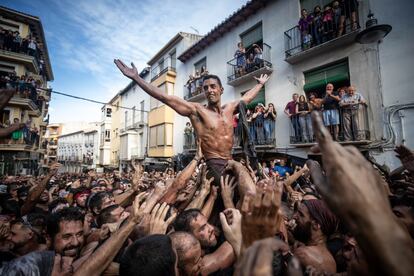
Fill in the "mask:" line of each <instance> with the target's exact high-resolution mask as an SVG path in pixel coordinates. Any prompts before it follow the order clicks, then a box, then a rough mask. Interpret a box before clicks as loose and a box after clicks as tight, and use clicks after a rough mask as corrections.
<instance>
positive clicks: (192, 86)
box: [185, 66, 209, 98]
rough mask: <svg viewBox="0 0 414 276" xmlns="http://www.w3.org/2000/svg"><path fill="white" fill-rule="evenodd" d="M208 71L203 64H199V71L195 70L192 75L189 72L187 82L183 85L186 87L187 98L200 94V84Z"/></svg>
mask: <svg viewBox="0 0 414 276" xmlns="http://www.w3.org/2000/svg"><path fill="white" fill-rule="evenodd" d="M208 74H209V73H208V71H207V69H206V67H205V66H201V69H200V71H199V70H196V71H195V73H194V75H193V74H190V75H189V76H188V80H187V83H186V84H185V86H186V87H187V92H188V94H187V95H188V96H187V98H191V97H194V96H197V95H198V94H201V92H202V85H203V78H204V76H207V75H208Z"/></svg>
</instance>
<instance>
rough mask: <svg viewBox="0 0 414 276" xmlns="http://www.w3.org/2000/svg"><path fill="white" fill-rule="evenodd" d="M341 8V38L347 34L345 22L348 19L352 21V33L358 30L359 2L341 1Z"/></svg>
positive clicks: (339, 34)
mask: <svg viewBox="0 0 414 276" xmlns="http://www.w3.org/2000/svg"><path fill="white" fill-rule="evenodd" d="M339 6H340V8H341V17H340V18H339V27H338V36H341V35H343V34H344V32H345V22H346V20H347V19H349V20H350V23H351V30H352V31H355V30H356V29H357V28H358V21H357V11H358V1H357V0H340V1H339Z"/></svg>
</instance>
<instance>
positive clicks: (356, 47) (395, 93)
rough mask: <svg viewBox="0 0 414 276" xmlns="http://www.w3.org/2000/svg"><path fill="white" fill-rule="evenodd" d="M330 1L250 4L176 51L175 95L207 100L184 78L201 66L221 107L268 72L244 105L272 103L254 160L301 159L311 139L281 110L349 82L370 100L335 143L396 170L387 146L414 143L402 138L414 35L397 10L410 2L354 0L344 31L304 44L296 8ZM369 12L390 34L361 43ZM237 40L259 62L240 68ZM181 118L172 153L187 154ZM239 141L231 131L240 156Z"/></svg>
mask: <svg viewBox="0 0 414 276" xmlns="http://www.w3.org/2000/svg"><path fill="white" fill-rule="evenodd" d="M331 2H332V1H327V0H296V1H280V0H261V1H259V0H252V1H249V2H248V3H247V4H246V5H244V6H243V7H241V8H240V9H239V10H238V11H236V12H235V13H233V14H232V15H230V16H229V17H227V18H226V19H225V20H224V21H223V22H221V23H220V24H219V25H217V26H216V27H215V28H213V29H212V30H211V31H210V32H209V33H208V34H207V35H205V36H204V37H203V38H202V39H200V40H199V41H198V42H196V43H195V44H194V45H193V46H191V47H190V48H188V49H187V50H185V51H184V52H183V53H181V54H179V55H177V56H178V60H179V61H180V62H177V63H179V65H178V66H177V70H176V71H177V78H176V79H175V87H176V89H175V95H177V96H180V97H183V98H184V99H186V100H188V101H192V102H200V103H206V99H205V97H204V94H203V93H200V92H201V89H198V90H197V89H196V90H194V91H190V90H189V88H188V87H187V86H185V84H186V83H187V81H188V77H187V76H188V75H190V74H192V75H194V74H195V72H196V70H199V68H200V64H202V66H204V67H205V68H206V69H207V70H208V71H209V72H210V73H211V74H215V75H218V76H219V77H220V78H221V80H222V83H223V87H224V93H223V95H222V103H223V104H225V103H226V102H230V101H238V100H240V98H241V96H242V95H243V94H244V93H245V92H246V91H248V90H249V89H250V88H252V87H253V86H254V85H255V83H256V81H255V80H254V77H258V76H260V74H264V73H266V74H271V75H270V79H269V81H268V82H267V83H266V84H265V86H264V87H263V89H262V91H260V93H259V95H258V96H257V97H256V99H255V100H254V101H253V103H251V104H250V106H248V107H249V108H251V109H252V110H254V108H255V106H256V105H257V104H258V103H262V104H264V105H266V106H267V105H268V104H269V103H273V104H274V106H275V108H276V111H277V119H276V125H275V131H274V132H273V133H272V139H266V140H264V141H262V142H260V143H257V144H256V150H257V152H258V156H259V158H267V157H269V158H270V157H272V158H273V157H274V156H278V155H280V156H287V157H290V158H292V159H297V160H299V161H300V159H301V158H309V157H312V158H318V157H317V156H313V155H312V153H311V152H310V147H311V146H312V145H314V141H313V140H312V139H309V141H305V140H302V139H296V138H297V137H296V136H297V135H295V133H294V129H293V127H292V124H291V120H290V118H289V117H288V116H286V115H285V114H284V110H285V106H286V104H287V103H288V102H289V101H291V99H292V94H293V93H298V94H300V95H304V96H306V97H307V98H309V96H310V94H311V93H314V94H316V95H317V97H324V96H325V86H326V84H327V83H332V84H333V85H334V87H335V89H337V88H339V87H341V86H349V85H353V86H354V87H356V89H357V92H358V93H360V94H362V95H363V97H364V98H365V99H366V100H367V105H366V106H365V105H364V106H360V107H358V116H357V120H358V138H355V139H352V140H347V141H343V140H340V142H341V143H343V144H352V145H355V146H357V147H359V149H360V150H361V151H363V152H365V153H367V154H369V155H371V156H372V157H374V159H376V160H377V161H378V162H379V163H385V164H387V165H389V166H390V167H395V166H396V164H398V161H397V160H396V159H395V157H394V153H393V151H392V148H393V147H394V146H395V145H396V144H400V143H404V144H406V145H407V146H409V147H411V148H414V141H409V140H408V139H407V137H411V135H412V134H413V131H414V128H413V126H414V124H413V118H414V116H413V106H414V93H412V91H411V90H412V88H411V83H410V80H411V79H413V77H414V75H413V71H412V70H410V67H409V66H410V65H411V64H412V63H413V61H414V60H413V58H414V57H413V55H412V54H411V51H410V50H409V49H410V45H412V42H413V37H414V36H413V30H412V28H410V27H409V25H410V22H409V18H410V16H409V15H408V11H407V12H406V11H404V9H402V7H404V5H405V6H408V5H409V4H410V2H409V1H402V2H401V3H399V4H398V5H389V2H387V1H385V0H378V1H366V0H361V1H358V6H357V7H356V9H354V10H350V11H349V14H350V15H351V16H349V18H345V19H346V20H345V22H344V25H343V26H344V28H343V31H342V33H341V35H337V34H336V33H335V34H333V33H332V34H331V37H329V38H327V39H323V40H322V41H320V42H319V43H318V45H316V43H315V45H314V46H313V45H312V47H311V46H309V45H304V44H303V41H302V39H301V32H300V29H299V27H298V21H299V18H300V13H301V10H302V9H303V8H305V9H307V10H308V11H313V8H314V7H315V6H316V5H320V6H321V7H324V6H325V5H329V4H331ZM370 10H371V11H372V12H374V13H375V16H376V17H377V18H378V20H379V22H380V23H387V24H390V25H392V31H391V33H389V34H388V36H387V37H385V38H384V39H383V40H380V41H378V42H376V43H370V44H360V43H358V42H356V39H357V37H358V35H359V34H360V33H361V31H362V30H364V29H365V21H366V17H367V15H368V13H369V11H370ZM354 16H355V17H354ZM239 42H242V43H243V44H244V47H245V48H246V56H247V58H248V57H250V54H252V53H253V50H254V48H256V46H255V45H258V46H259V47H260V48H261V49H262V55H261V63H260V64H257V65H256V66H252V67H250V68H247V69H246V70H245V71H243V72H241V71H240V69H239V68H238V64H237V58H235V52H236V50H237V44H238V43H239ZM197 91H199V92H198V93H197ZM178 117H180V116H176V117H175V120H174V137H173V141H174V150H173V154H179V153H181V152H183V151H184V152H185V153H187V154H189V155H191V154H193V153H194V151H195V145H194V144H190V145H185V140H184V127H185V123H186V122H187V121H188V120H182V119H181V118H178ZM239 138H240V137H239V133H238V132H237V129H236V128H235V145H234V154H236V155H237V154H240V153H241V148H240V147H239V146H238V139H239ZM254 139H256V138H254Z"/></svg>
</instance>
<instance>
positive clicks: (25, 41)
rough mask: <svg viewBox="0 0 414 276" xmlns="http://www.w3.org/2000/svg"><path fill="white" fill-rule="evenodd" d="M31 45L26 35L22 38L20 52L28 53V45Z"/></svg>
mask: <svg viewBox="0 0 414 276" xmlns="http://www.w3.org/2000/svg"><path fill="white" fill-rule="evenodd" d="M28 45H29V37H28V36H26V37H25V38H23V39H22V44H21V45H20V52H22V53H25V54H26V53H27V46H28Z"/></svg>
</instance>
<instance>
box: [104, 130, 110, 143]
mask: <svg viewBox="0 0 414 276" xmlns="http://www.w3.org/2000/svg"><path fill="white" fill-rule="evenodd" d="M110 141H111V131H110V130H109V129H105V142H110Z"/></svg>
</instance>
